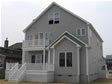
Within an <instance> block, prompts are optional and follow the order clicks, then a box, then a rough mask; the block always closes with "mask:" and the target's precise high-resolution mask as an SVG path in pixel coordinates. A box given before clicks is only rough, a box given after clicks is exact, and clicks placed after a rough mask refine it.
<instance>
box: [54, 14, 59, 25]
mask: <svg viewBox="0 0 112 84" xmlns="http://www.w3.org/2000/svg"><path fill="white" fill-rule="evenodd" d="M54 23H55V24H57V23H59V13H55V17H54Z"/></svg>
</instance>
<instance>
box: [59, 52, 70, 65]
mask: <svg viewBox="0 0 112 84" xmlns="http://www.w3.org/2000/svg"><path fill="white" fill-rule="evenodd" d="M59 66H60V67H72V52H63V53H60V54H59Z"/></svg>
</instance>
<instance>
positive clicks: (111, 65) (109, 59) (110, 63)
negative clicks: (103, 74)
mask: <svg viewBox="0 0 112 84" xmlns="http://www.w3.org/2000/svg"><path fill="white" fill-rule="evenodd" d="M106 64H107V69H108V71H109V72H112V55H107V56H106Z"/></svg>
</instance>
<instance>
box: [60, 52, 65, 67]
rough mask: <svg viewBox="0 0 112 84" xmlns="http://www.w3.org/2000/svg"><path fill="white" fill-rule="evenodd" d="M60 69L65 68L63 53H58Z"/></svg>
mask: <svg viewBox="0 0 112 84" xmlns="http://www.w3.org/2000/svg"><path fill="white" fill-rule="evenodd" d="M59 62H60V67H64V66H65V53H60V60H59Z"/></svg>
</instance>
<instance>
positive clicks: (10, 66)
mask: <svg viewBox="0 0 112 84" xmlns="http://www.w3.org/2000/svg"><path fill="white" fill-rule="evenodd" d="M15 64H17V63H8V62H6V70H7V71H8V70H10V69H12V67H14V66H15Z"/></svg>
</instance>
